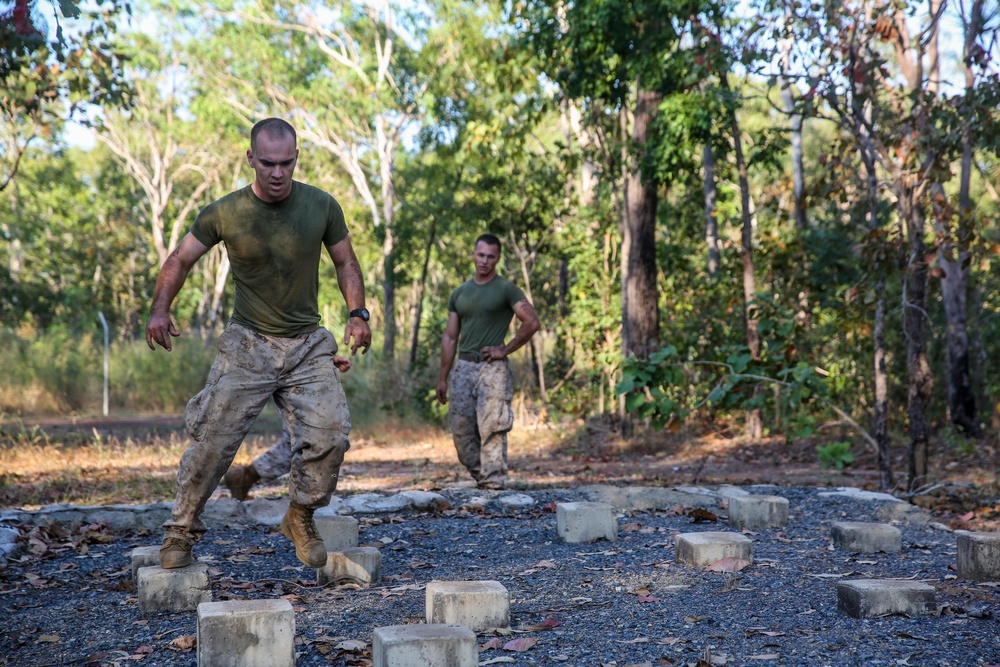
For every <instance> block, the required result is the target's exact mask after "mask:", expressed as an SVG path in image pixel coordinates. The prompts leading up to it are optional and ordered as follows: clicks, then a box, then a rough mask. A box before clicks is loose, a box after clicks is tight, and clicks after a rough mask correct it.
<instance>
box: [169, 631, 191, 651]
mask: <svg viewBox="0 0 1000 667" xmlns="http://www.w3.org/2000/svg"><path fill="white" fill-rule="evenodd" d="M197 645H198V637H197V636H196V635H181V636H180V637H174V638H173V639H172V640H171V641H170V644H169V647H170V648H171V649H173V650H174V651H180V652H181V653H190V652H191V651H193V650H194V647H195V646H197Z"/></svg>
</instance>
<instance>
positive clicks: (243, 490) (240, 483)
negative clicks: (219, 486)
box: [222, 465, 260, 500]
mask: <svg viewBox="0 0 1000 667" xmlns="http://www.w3.org/2000/svg"><path fill="white" fill-rule="evenodd" d="M259 481H260V474H259V473H258V472H257V469H256V468H254V467H253V466H252V465H248V466H230V467H229V470H227V471H226V474H225V475H224V476H223V477H222V483H223V484H225V486H226V488H227V489H229V493H231V494H233V498H236V500H246V499H247V496H248V495H249V494H250V487H252V486H253V485H254V484H256V483H257V482H259Z"/></svg>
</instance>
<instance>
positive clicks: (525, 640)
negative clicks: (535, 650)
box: [503, 637, 538, 653]
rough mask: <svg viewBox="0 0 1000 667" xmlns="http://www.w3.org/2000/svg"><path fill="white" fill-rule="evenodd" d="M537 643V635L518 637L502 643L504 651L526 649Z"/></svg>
mask: <svg viewBox="0 0 1000 667" xmlns="http://www.w3.org/2000/svg"><path fill="white" fill-rule="evenodd" d="M537 643H538V637H521V638H520V639H514V640H512V641H509V642H507V643H506V644H504V645H503V650H505V651H517V652H518V653H520V652H521V651H527V650H528V649H530V648H531V647H532V646H534V645H535V644H537Z"/></svg>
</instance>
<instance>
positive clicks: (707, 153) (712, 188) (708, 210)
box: [701, 144, 719, 278]
mask: <svg viewBox="0 0 1000 667" xmlns="http://www.w3.org/2000/svg"><path fill="white" fill-rule="evenodd" d="M701 156H702V159H701V164H702V169H703V170H704V172H705V245H706V246H707V248H708V276H709V277H710V278H712V277H714V276H715V274H716V272H717V271H718V270H719V219H718V218H717V217H716V201H717V195H718V189H717V187H716V183H715V152H714V151H713V150H712V146H711V145H710V144H705V145H704V146H702V149H701Z"/></svg>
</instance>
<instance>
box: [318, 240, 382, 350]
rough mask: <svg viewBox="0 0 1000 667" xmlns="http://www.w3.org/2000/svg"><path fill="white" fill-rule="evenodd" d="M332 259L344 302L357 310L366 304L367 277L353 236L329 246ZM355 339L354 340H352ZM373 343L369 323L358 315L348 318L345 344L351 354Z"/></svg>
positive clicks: (351, 308)
mask: <svg viewBox="0 0 1000 667" xmlns="http://www.w3.org/2000/svg"><path fill="white" fill-rule="evenodd" d="M326 250H327V252H329V253H330V259H332V260H333V265H334V267H335V268H336V269H337V283H338V284H339V285H340V293H341V294H343V295H344V302H345V303H346V304H347V309H348V310H349V311H350V310H355V309H357V308H364V306H365V279H364V276H362V275H361V264H359V263H358V257H357V255H355V254H354V246H353V245H351V237H350V236H346V237H344V238H343V239H342V240H340V241H338V242H337V243H335V244H333V245H331V246H327V247H326ZM352 339H353V342H352ZM371 344H372V330H371V328H370V327H369V326H368V323H367V322H365V321H364V320H362V319H361V318H358V317H352V318H350V319H349V320H347V326H346V327H345V328H344V345H349V346H350V347H351V354H355V353H357V351H358V348H359V347H361V348H363V349H362V350H361V353H362V354H366V353H367V352H368V348H369V347H371Z"/></svg>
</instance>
